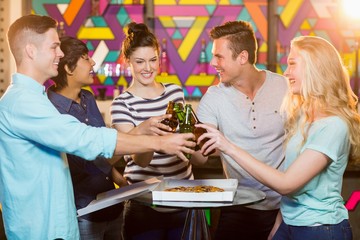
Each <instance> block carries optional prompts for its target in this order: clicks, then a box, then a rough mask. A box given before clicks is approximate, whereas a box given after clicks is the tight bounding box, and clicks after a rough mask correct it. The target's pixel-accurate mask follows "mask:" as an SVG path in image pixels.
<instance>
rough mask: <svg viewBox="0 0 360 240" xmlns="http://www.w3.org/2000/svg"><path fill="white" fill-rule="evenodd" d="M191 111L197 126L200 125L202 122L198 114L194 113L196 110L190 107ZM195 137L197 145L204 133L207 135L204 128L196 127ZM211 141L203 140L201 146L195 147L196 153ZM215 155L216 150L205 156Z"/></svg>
mask: <svg viewBox="0 0 360 240" xmlns="http://www.w3.org/2000/svg"><path fill="white" fill-rule="evenodd" d="M190 109H191V114H192V117H193V119H194V120H195V124H200V123H202V122H200V120H199V118H198V117H197V116H196V113H195V112H194V110H193V109H192V107H191V106H190ZM193 133H194V135H195V142H196V143H197V140H198V139H199V137H200V136H201V135H203V134H204V133H207V131H206V129H205V128H202V127H195V126H194V132H193ZM208 140H209V138H205V139H203V140H202V141H201V142H200V143H199V144H196V146H195V151H198V150H200V149H201V148H202V146H204V144H205V143H206V142H207V141H208ZM213 153H215V149H214V150H212V151H211V152H210V153H208V154H207V155H204V156H205V157H207V156H209V155H211V154H213Z"/></svg>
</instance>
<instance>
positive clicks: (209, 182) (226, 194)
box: [152, 179, 238, 202]
mask: <svg viewBox="0 0 360 240" xmlns="http://www.w3.org/2000/svg"><path fill="white" fill-rule="evenodd" d="M200 185H206V186H214V187H219V188H222V189H224V191H223V192H204V193H195V192H169V191H165V189H168V188H173V187H180V186H183V187H195V186H200ZM237 187H238V180H237V179H198V180H172V179H166V180H163V181H162V182H161V183H160V184H159V185H157V187H156V188H155V189H153V190H152V199H153V201H189V202H232V201H233V200H234V196H235V193H236V189H237Z"/></svg>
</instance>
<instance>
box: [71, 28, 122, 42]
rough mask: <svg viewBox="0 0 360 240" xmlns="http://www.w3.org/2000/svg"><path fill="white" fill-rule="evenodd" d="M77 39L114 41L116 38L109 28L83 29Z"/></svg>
mask: <svg viewBox="0 0 360 240" xmlns="http://www.w3.org/2000/svg"><path fill="white" fill-rule="evenodd" d="M77 37H78V38H80V39H89V40H94V39H102V40H112V39H115V36H114V34H113V33H112V31H111V29H110V28H109V27H81V28H80V29H79V31H78V35H77Z"/></svg>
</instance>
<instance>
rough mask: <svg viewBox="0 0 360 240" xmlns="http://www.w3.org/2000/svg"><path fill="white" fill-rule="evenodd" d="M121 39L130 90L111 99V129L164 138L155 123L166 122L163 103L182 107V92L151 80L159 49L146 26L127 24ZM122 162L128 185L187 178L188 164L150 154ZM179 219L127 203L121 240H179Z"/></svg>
mask: <svg viewBox="0 0 360 240" xmlns="http://www.w3.org/2000/svg"><path fill="white" fill-rule="evenodd" d="M126 35H127V36H126V38H125V40H124V42H123V44H122V53H123V54H124V58H125V60H126V61H127V63H128V65H129V66H130V68H131V73H132V76H133V79H132V83H131V85H130V87H129V88H128V89H127V90H126V91H125V92H124V93H122V94H120V95H119V96H118V97H116V98H115V99H114V100H113V103H112V106H111V119H112V125H113V127H114V128H116V129H117V130H118V131H122V132H127V133H131V134H150V135H164V134H172V133H169V130H171V128H170V127H168V126H166V125H164V124H161V123H160V122H161V120H162V119H164V118H165V117H170V116H169V115H165V112H166V108H167V104H168V102H169V101H174V102H182V103H184V93H183V91H182V89H181V87H180V86H178V85H175V84H162V83H158V82H156V81H155V77H156V75H157V72H158V69H159V52H160V51H159V44H158V41H157V39H156V37H155V36H154V35H153V34H152V33H151V32H150V31H149V30H148V28H147V26H146V25H145V24H142V23H139V24H137V23H134V22H132V23H130V24H129V25H128V30H127V33H126ZM124 158H125V161H126V167H125V171H124V177H125V178H126V179H127V181H128V183H129V184H132V183H136V182H140V181H143V180H146V179H149V178H151V177H156V176H164V178H165V179H166V178H171V179H193V173H192V167H191V164H190V162H189V161H183V160H181V159H179V158H178V157H177V156H176V155H168V154H163V153H157V152H154V153H153V152H151V153H145V154H134V155H131V156H130V155H127V156H124ZM185 215H186V213H185V212H184V211H176V212H171V213H169V212H159V211H156V210H154V209H153V208H151V207H147V206H143V205H140V204H138V203H136V202H135V201H131V200H130V201H129V202H127V203H126V204H125V209H124V217H125V220H124V235H125V239H132V238H134V237H136V239H147V240H148V239H180V238H181V231H182V228H183V226H184V222H185ZM140 235H141V237H140ZM160 236H161V237H160ZM164 236H166V237H165V238H164ZM139 237H140V238H139Z"/></svg>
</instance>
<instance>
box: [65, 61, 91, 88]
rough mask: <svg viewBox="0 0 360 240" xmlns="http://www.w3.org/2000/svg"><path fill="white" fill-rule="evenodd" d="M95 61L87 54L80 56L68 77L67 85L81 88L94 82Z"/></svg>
mask: <svg viewBox="0 0 360 240" xmlns="http://www.w3.org/2000/svg"><path fill="white" fill-rule="evenodd" d="M94 65H95V61H94V60H93V59H92V58H91V57H89V55H88V54H84V55H82V56H81V57H80V58H79V60H78V61H77V63H76V67H75V69H74V70H73V71H72V74H71V75H68V84H69V85H72V86H75V85H76V86H78V87H83V86H86V85H89V84H92V83H93V82H94V78H93V77H94V69H93V67H94Z"/></svg>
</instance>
